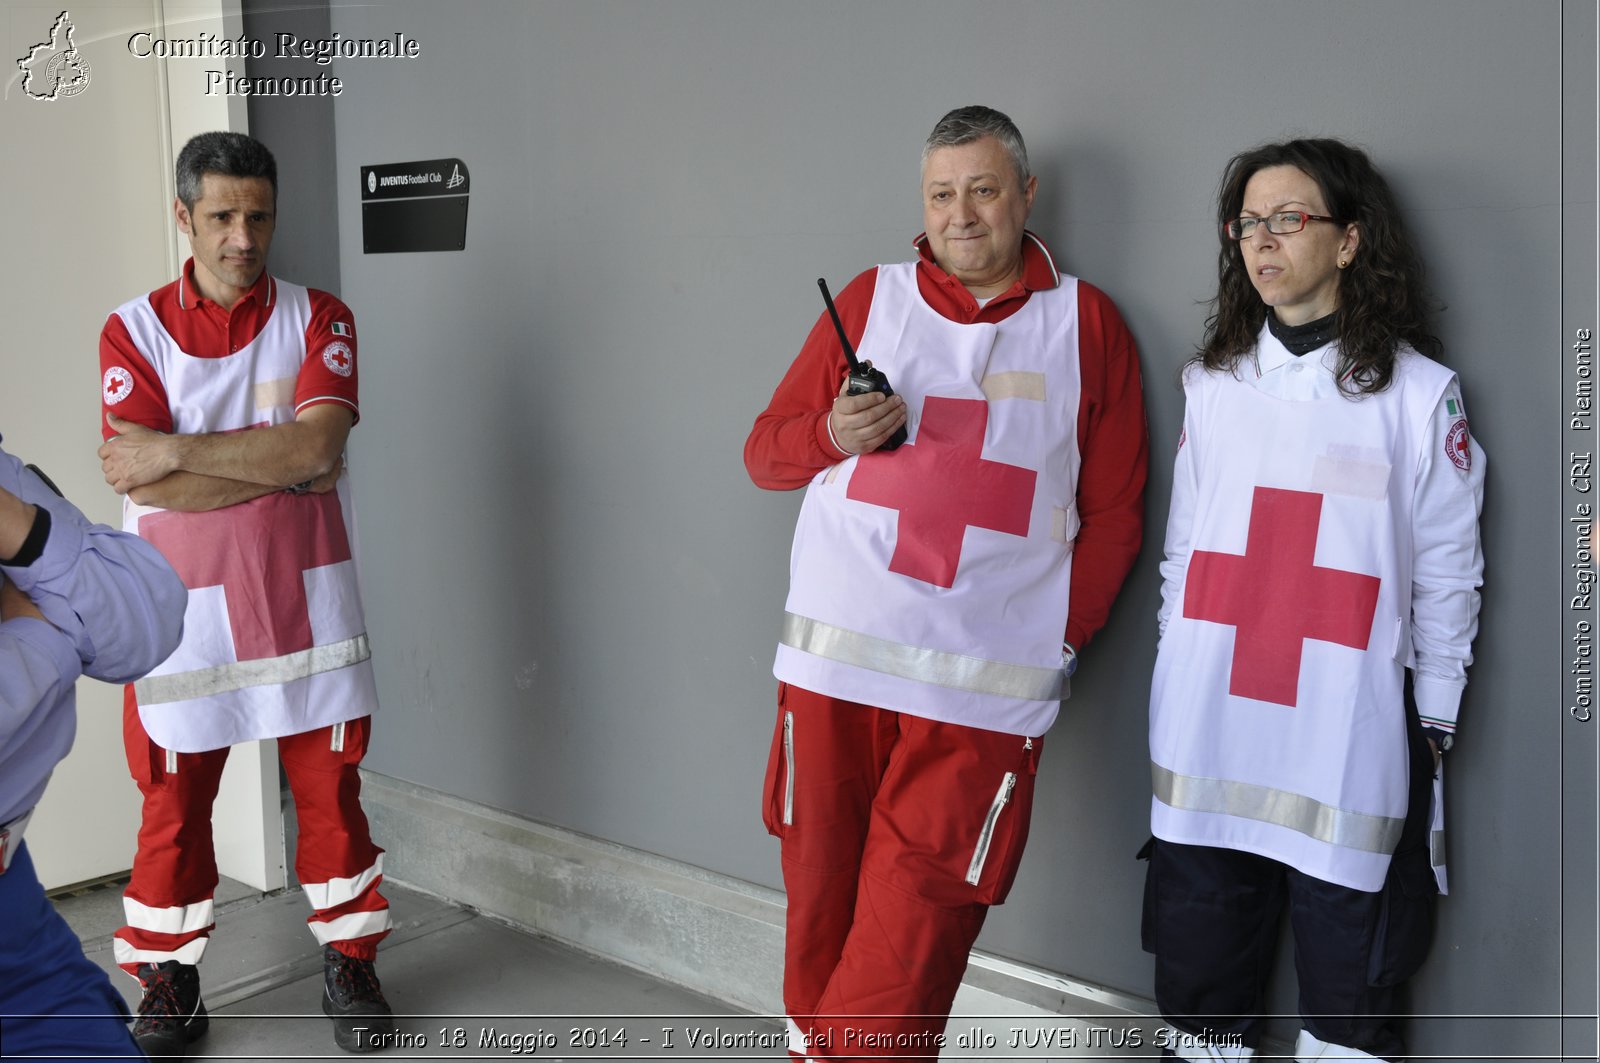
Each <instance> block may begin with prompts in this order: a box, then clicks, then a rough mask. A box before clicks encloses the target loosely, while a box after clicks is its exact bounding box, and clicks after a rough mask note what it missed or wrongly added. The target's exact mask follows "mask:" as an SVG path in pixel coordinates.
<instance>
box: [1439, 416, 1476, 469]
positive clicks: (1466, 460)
mask: <svg viewBox="0 0 1600 1063" xmlns="http://www.w3.org/2000/svg"><path fill="white" fill-rule="evenodd" d="M1444 452H1445V454H1446V455H1447V456H1448V457H1449V458H1450V460H1451V461H1452V462H1454V463H1455V466H1456V468H1458V469H1460V470H1461V471H1462V472H1471V471H1472V437H1471V436H1469V435H1467V419H1466V418H1465V417H1460V418H1457V419H1456V422H1455V424H1453V425H1451V426H1450V431H1448V432H1446V433H1445V437H1444Z"/></svg>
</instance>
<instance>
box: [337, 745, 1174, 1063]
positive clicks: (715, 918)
mask: <svg viewBox="0 0 1600 1063" xmlns="http://www.w3.org/2000/svg"><path fill="white" fill-rule="evenodd" d="M361 795H362V804H363V805H364V806H365V807H366V810H367V815H368V818H369V819H370V820H371V821H372V832H373V836H374V837H375V838H376V839H377V840H378V843H379V844H380V845H382V846H383V847H384V848H385V850H386V853H385V855H384V872H385V875H386V876H387V877H389V878H391V879H393V880H395V881H396V882H399V883H401V884H403V885H406V886H408V887H410V888H412V889H416V890H420V891H421V892H423V893H430V894H433V895H435V896H438V897H440V898H442V899H445V900H448V901H452V902H454V903H457V904H464V905H467V906H469V907H471V908H475V909H477V910H479V911H481V912H482V913H483V914H485V915H488V916H492V917H495V918H498V919H501V920H504V921H506V922H509V923H511V924H512V925H514V926H517V927H520V928H522V929H525V930H528V931H530V932H532V933H536V934H540V935H543V936H545V937H549V938H552V939H554V940H556V941H559V942H561V943H563V944H565V945H569V946H571V947H573V948H576V949H579V950H581V951H584V952H587V953H590V954H593V955H596V956H599V957H602V958H604V959H606V960H609V961H611V962H613V963H618V964H621V965H623V966H625V967H630V968H632V969H634V970H638V971H641V972H643V973H645V974H648V975H650V976H652V977H655V978H659V979H662V980H663V981H667V982H671V983H673V984H676V985H679V986H683V987H684V988H687V989H691V990H693V991H695V992H698V993H702V994H704V995H706V996H709V997H712V998H713V999H716V1000H719V1001H722V1002H724V1003H726V1004H728V1005H730V1006H732V1007H736V1008H740V1009H743V1010H745V1011H749V1012H753V1013H757V1014H763V1015H782V1013H783V1003H782V1000H783V997H782V986H781V973H782V969H783V915H784V899H783V894H782V893H781V892H779V891H778V890H773V889H769V888H767V887H764V886H757V885H754V884H752V883H749V882H744V881H741V880H739V879H735V878H731V877H729V876H726V875H721V874H718V873H716V872H712V871H707V870H705V869H704V868H698V867H693V866H691V865H688V864H683V863H679V862H677V861H673V860H668V859H666V858H663V857H660V856H656V855H654V854H651V853H646V852H641V851H639V850H636V849H630V848H628V847H626V846H622V845H618V844H616V843H614V842H608V841H605V840H603V839H598V838H591V837H587V836H585V835H582V834H578V833H575V832H573V831H568V830H565V829H563V828H560V827H555V826H552V825H550V824H545V823H539V822H536V821H533V820H529V819H525V818H522V817H520V816H516V815H513V814H511V813H508V812H504V811H501V810H499V809H494V808H488V807H485V806H482V805H476V804H474V803H472V802H469V801H465V800H463V799H461V798H459V797H455V796H452V795H450V794H445V793H441V792H438V791H435V790H430V789H428V788H427V787H423V786H419V785H416V784H413V783H408V782H403V781H401V780H398V779H392V778H389V777H386V776H382V775H377V774H374V773H372V772H367V771H363V772H362V791H361ZM463 868H471V869H472V873H471V874H470V875H463V874H462V869H463ZM955 1012H956V1015H957V1016H958V1017H957V1018H953V1019H952V1020H951V1023H950V1030H951V1033H950V1037H951V1044H950V1046H949V1048H947V1050H946V1053H945V1054H946V1056H948V1057H949V1058H962V1057H967V1056H969V1053H968V1051H966V1049H965V1046H960V1045H957V1044H956V1043H955V1038H956V1037H957V1034H958V1033H959V1032H960V1031H961V1030H963V1029H967V1030H968V1032H969V1033H970V1028H975V1027H976V1028H981V1029H982V1030H983V1031H984V1033H983V1034H979V1035H974V1036H972V1037H971V1038H970V1040H971V1041H973V1042H974V1043H973V1044H972V1045H971V1047H972V1049H973V1051H972V1052H971V1054H970V1058H993V1056H992V1052H993V1050H994V1047H995V1046H994V1045H990V1046H988V1047H987V1048H983V1047H982V1044H981V1042H982V1040H983V1037H984V1035H987V1036H992V1037H994V1038H995V1039H996V1041H997V1042H999V1043H1002V1044H1003V1043H1004V1041H1005V1039H1006V1038H1007V1037H1010V1036H1015V1034H1013V1033H1012V1028H1013V1027H1020V1028H1023V1029H1025V1030H1027V1031H1030V1032H1029V1034H1028V1036H1030V1037H1032V1036H1033V1035H1032V1033H1031V1031H1032V1030H1034V1029H1036V1028H1044V1027H1050V1026H1057V1025H1058V1026H1061V1027H1067V1026H1074V1027H1076V1028H1078V1029H1079V1030H1080V1031H1081V1032H1082V1033H1083V1035H1084V1036H1081V1037H1079V1040H1078V1043H1079V1045H1080V1047H1087V1044H1086V1041H1087V1040H1088V1035H1089V1033H1090V1031H1092V1030H1094V1029H1099V1030H1101V1031H1102V1033H1100V1034H1099V1035H1097V1036H1098V1037H1099V1038H1100V1039H1101V1040H1103V1041H1105V1042H1106V1043H1104V1044H1101V1045H1100V1047H1099V1049H1098V1052H1097V1054H1100V1055H1101V1057H1102V1058H1106V1056H1105V1053H1106V1052H1108V1051H1109V1052H1111V1054H1113V1055H1119V1054H1131V1053H1122V1052H1118V1051H1117V1050H1116V1049H1117V1048H1118V1047H1119V1045H1117V1044H1116V1043H1115V1042H1118V1041H1120V1042H1122V1044H1124V1045H1127V1046H1128V1047H1130V1048H1131V1047H1133V1046H1132V1045H1131V1044H1129V1042H1131V1041H1132V1040H1134V1039H1141V1040H1143V1042H1144V1044H1146V1045H1148V1044H1149V1043H1150V1039H1151V1038H1152V1037H1153V1036H1154V1031H1155V1029H1156V1028H1157V1027H1159V1026H1160V1025H1161V1022H1160V1019H1159V1018H1154V1019H1153V1018H1152V1016H1153V1015H1154V1013H1155V1005H1154V1002H1153V1001H1150V1000H1146V999H1141V998H1139V997H1136V996H1132V995H1129V994H1126V993H1120V992H1117V991H1114V990H1109V989H1104V988H1101V987H1098V986H1094V985H1090V984H1088V983H1085V982H1080V981H1076V980H1073V979H1070V978H1067V977H1065V976H1063V975H1060V974H1057V973H1055V972H1052V971H1046V970H1043V969H1040V968H1036V967H1031V966H1028V965H1026V964H1021V963H1017V962H1015V961H1012V960H1007V959H1005V958H1003V957H999V956H993V955H989V954H985V953H980V952H974V953H973V955H972V959H971V962H970V964H969V966H968V968H967V975H966V979H965V982H964V984H963V986H962V990H961V992H960V994H958V996H957V998H956V1008H955ZM963 1015H965V1016H979V1017H980V1019H978V1020H969V1019H964V1018H961V1017H959V1016H963ZM1126 1031H1136V1034H1135V1033H1128V1032H1126ZM1039 1047H1040V1048H1041V1050H1039V1051H1030V1050H1021V1051H1018V1052H1017V1053H1016V1054H1017V1055H1018V1056H1019V1057H1026V1058H1030V1059H1033V1058H1055V1057H1057V1056H1059V1057H1061V1058H1071V1057H1074V1056H1076V1057H1077V1058H1083V1054H1082V1053H1081V1052H1076V1051H1074V1052H1065V1053H1063V1052H1061V1051H1060V1050H1059V1046H1058V1047H1057V1048H1055V1049H1050V1048H1046V1047H1044V1046H1039ZM1148 1051H1149V1050H1148V1048H1144V1049H1141V1050H1140V1052H1142V1054H1144V1055H1148Z"/></svg>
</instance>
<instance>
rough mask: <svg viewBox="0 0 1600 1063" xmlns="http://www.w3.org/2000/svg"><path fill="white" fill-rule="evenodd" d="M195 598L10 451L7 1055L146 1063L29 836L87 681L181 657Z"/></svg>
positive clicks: (123, 678)
mask: <svg viewBox="0 0 1600 1063" xmlns="http://www.w3.org/2000/svg"><path fill="white" fill-rule="evenodd" d="M186 600H187V592H186V591H185V590H184V588H183V583H182V582H181V581H180V580H179V579H178V577H177V575H176V574H175V573H174V572H173V571H172V568H171V567H170V566H169V565H168V564H167V562H166V561H165V560H164V559H163V558H162V557H161V555H160V554H159V553H157V552H156V550H155V548H154V547H152V546H151V545H150V544H149V543H147V542H145V541H144V540H142V539H140V538H138V537H137V536H134V535H128V534H126V533H124V532H120V531H114V530H112V529H111V528H108V527H106V526H105V525H103V524H91V523H90V522H89V521H88V520H87V519H86V518H85V517H84V515H83V514H82V513H80V512H78V510H77V508H76V507H74V506H73V505H72V503H70V502H68V501H66V500H65V499H63V498H61V497H59V496H58V495H57V494H56V492H55V491H54V490H52V487H51V486H50V485H47V482H46V481H45V480H44V479H42V478H41V477H40V476H39V475H38V474H37V473H35V472H34V471H33V470H32V469H29V468H27V467H25V466H24V465H23V464H22V463H21V462H20V461H18V460H17V459H16V458H14V457H12V456H11V455H10V454H7V453H6V452H5V451H4V450H0V913H3V915H0V1044H4V1046H5V1052H6V1054H7V1055H8V1056H11V1055H19V1056H48V1057H51V1058H55V1059H62V1058H78V1057H95V1058H104V1057H107V1056H110V1057H126V1058H133V1059H141V1058H143V1054H142V1053H141V1052H140V1051H139V1049H138V1046H137V1045H135V1044H134V1041H133V1037H132V1036H131V1035H130V1034H129V1033H128V1027H127V1022H128V1009H127V1007H126V1005H125V1004H124V1003H123V1001H122V997H121V996H120V995H119V994H118V993H117V991H116V990H115V989H113V988H112V986H111V981H110V979H109V978H107V977H106V974H105V972H104V971H102V970H100V968H98V967H96V966H95V965H94V964H93V963H91V962H90V961H89V960H88V959H87V958H85V956H84V955H83V949H82V947H81V946H80V945H79V943H78V939H77V938H76V937H74V936H73V933H72V931H71V929H70V928H68V926H67V924H66V922H65V921H64V920H63V919H62V918H61V916H60V915H58V914H57V913H56V910H55V908H54V907H53V906H52V905H51V903H50V902H49V900H47V899H46V897H45V895H44V888H43V887H42V886H41V885H40V884H39V878H38V876H37V875H36V874H35V873H34V869H33V861H32V860H31V859H30V858H29V856H28V847H27V845H26V844H25V843H24V842H23V840H22V839H23V831H24V829H25V828H26V827H27V824H28V817H29V816H30V815H31V814H32V812H33V807H34V805H36V804H38V802H39V798H40V796H41V795H43V793H44V788H45V784H46V783H47V782H49V780H50V772H51V771H52V770H53V769H54V768H55V766H56V764H57V763H58V762H59V761H60V760H61V759H62V758H63V757H65V756H66V755H67V752H68V751H69V750H70V749H71V748H72V739H73V735H74V734H75V733H76V731H77V710H76V703H75V700H74V696H73V691H74V685H75V683H76V682H77V679H78V676H79V675H87V676H92V677H93V678H95V679H100V680H104V681H105V682H107V683H125V682H130V681H132V680H133V679H135V678H137V677H139V676H141V675H143V674H144V673H145V672H147V671H149V670H150V669H151V668H154V667H155V666H156V665H157V664H159V663H161V661H163V660H165V659H166V657H167V656H168V655H169V654H170V653H172V651H173V649H175V648H176V647H177V645H178V636H179V634H180V633H181V632H182V630H183V612H184V606H185V603H186Z"/></svg>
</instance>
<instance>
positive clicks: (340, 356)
mask: <svg viewBox="0 0 1600 1063" xmlns="http://www.w3.org/2000/svg"><path fill="white" fill-rule="evenodd" d="M322 362H323V364H324V365H326V366H327V367H328V368H329V369H332V370H333V371H334V372H335V373H338V374H339V375H340V376H349V375H350V369H351V367H352V366H353V365H354V362H355V359H354V356H353V355H352V353H351V351H350V345H349V344H348V343H345V342H344V341H343V340H334V341H333V342H332V343H330V344H328V345H327V346H326V347H324V348H322Z"/></svg>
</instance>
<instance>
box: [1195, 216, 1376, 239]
mask: <svg viewBox="0 0 1600 1063" xmlns="http://www.w3.org/2000/svg"><path fill="white" fill-rule="evenodd" d="M1308 221H1331V222H1333V224H1335V225H1344V224H1346V223H1345V222H1343V221H1341V220H1340V219H1338V218H1330V217H1328V216H1327V215H1325V214H1307V213H1306V212H1305V211H1303V210H1280V211H1278V213H1276V214H1268V215H1267V216H1266V217H1265V218H1234V219H1233V220H1231V221H1229V222H1226V223H1225V224H1224V225H1223V226H1222V234H1223V235H1224V236H1226V237H1227V238H1228V239H1230V240H1246V239H1249V237H1250V234H1251V233H1253V232H1255V231H1256V226H1257V225H1260V224H1261V223H1262V222H1266V223H1267V232H1269V233H1271V234H1273V235H1274V236H1288V235H1289V234H1290V233H1297V232H1299V231H1300V230H1301V229H1304V228H1305V227H1306V222H1308Z"/></svg>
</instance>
